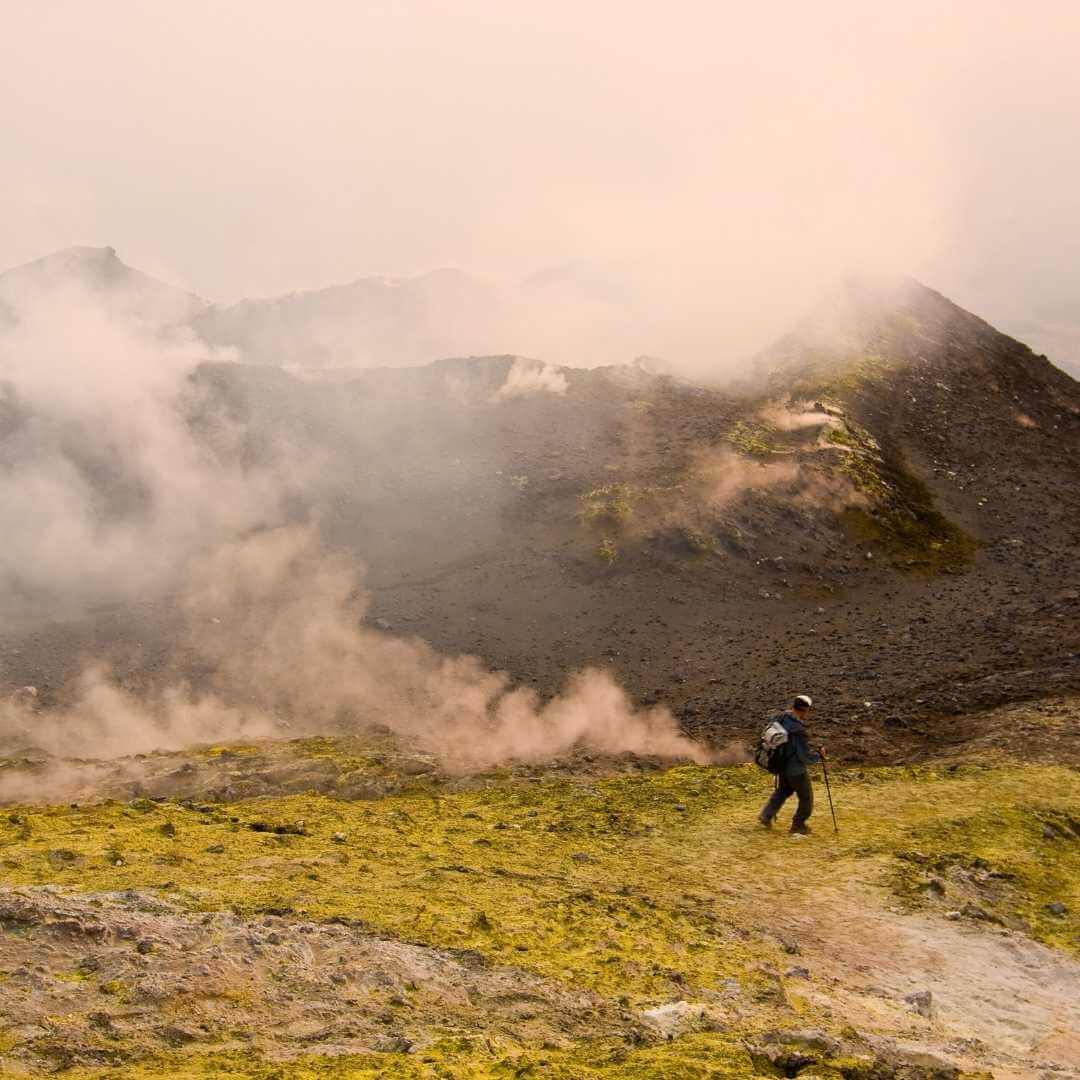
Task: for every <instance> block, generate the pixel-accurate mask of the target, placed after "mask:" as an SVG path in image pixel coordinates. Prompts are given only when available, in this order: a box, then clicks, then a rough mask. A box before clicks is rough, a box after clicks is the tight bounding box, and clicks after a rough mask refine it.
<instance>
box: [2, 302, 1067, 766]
mask: <svg viewBox="0 0 1080 1080" xmlns="http://www.w3.org/2000/svg"><path fill="white" fill-rule="evenodd" d="M822 321H824V322H827V324H828V332H827V333H826V332H825V331H824V330H823V329H822V328H821V325H820V324H821V323H822ZM513 364H514V359H513V358H511V357H496V358H487V359H483V360H461V361H444V362H439V363H436V364H433V365H430V366H429V367H425V368H413V369H404V370H402V369H397V370H369V371H363V372H355V373H353V375H352V377H350V378H348V379H345V380H344V381H337V382H335V383H333V384H332V385H331V384H324V383H320V382H312V381H305V380H301V379H299V378H297V377H295V376H293V375H289V374H287V373H285V372H284V371H281V370H278V369H272V368H268V367H251V368H244V367H242V366H239V365H223V366H220V367H217V368H213V367H210V368H205V369H202V370H201V371H200V373H199V374H198V376H197V377H196V383H197V384H198V386H199V388H200V389H199V393H198V395H197V396H196V397H195V398H194V399H193V400H195V401H197V402H198V410H197V412H196V413H194V414H193V416H192V423H193V425H195V426H196V427H197V428H198V429H199V430H207V431H213V430H215V427H214V425H215V423H216V422H217V421H222V422H225V421H227V424H228V425H230V426H229V427H228V428H227V430H229V431H234V430H235V427H236V426H237V425H239V427H240V429H241V430H242V431H243V432H244V433H245V435H244V440H245V442H244V445H243V448H242V452H243V453H244V454H246V455H249V456H250V457H251V458H252V459H256V460H257V459H258V458H259V456H260V455H261V454H265V453H266V448H267V447H269V446H272V445H274V443H275V440H280V439H287V440H288V441H289V443H290V445H293V446H295V447H297V448H301V449H303V450H305V452H309V453H317V454H318V455H319V460H320V461H321V463H322V464H321V466H320V468H319V470H318V472H317V473H316V474H315V475H314V476H313V477H312V479H311V481H310V482H309V484H308V500H309V505H307V506H304V507H301V506H298V507H297V514H298V515H300V516H304V515H315V516H316V517H317V519H318V521H319V523H320V528H321V530H322V533H323V536H324V539H325V540H326V542H327V544H328V545H329V546H330V547H331V548H334V549H337V550H344V551H347V552H349V553H350V557H353V556H355V557H356V558H358V559H359V560H361V561H362V563H363V564H364V566H365V567H366V573H365V578H364V586H365V589H366V590H367V592H368V594H369V597H370V606H369V610H368V621H369V624H370V625H371V626H374V627H378V628H380V629H382V630H384V631H385V632H386V633H387V634H389V635H393V636H403V637H413V636H415V637H419V638H422V639H423V640H425V641H427V642H430V643H431V644H432V645H433V646H434V647H435V648H437V649H438V650H440V651H443V652H446V653H448V654H460V653H463V652H464V653H474V654H476V655H478V656H480V657H481V658H482V659H483V661H484V662H485V663H486V664H488V665H490V666H492V667H493V668H496V669H500V670H506V671H508V672H509V673H510V674H511V676H512V677H513V679H514V680H515V681H516V682H520V683H523V684H525V685H527V686H530V687H533V688H535V689H536V690H538V691H539V692H540V693H541V694H545V695H546V694H552V693H555V692H556V691H557V690H558V689H559V688H560V687H561V686H562V684H563V682H564V680H565V678H566V676H567V673H568V672H570V671H573V670H576V669H578V668H580V667H582V666H585V665H589V664H591V665H595V666H600V667H604V668H608V669H610V670H612V671H613V672H614V673H615V674H616V675H617V677H618V678H619V680H620V681H621V682H622V683H623V684H624V685H625V686H626V687H627V688H628V689H629V690H630V692H631V694H632V695H633V696H634V698H635V699H637V700H639V701H644V702H651V701H657V702H664V703H666V704H669V705H670V706H672V707H673V708H674V709H675V711H676V712H677V714H678V716H679V719H680V721H681V722H682V724H683V726H684V727H685V728H686V729H687V730H688V731H691V732H693V733H695V734H696V735H698V736H699V737H701V738H703V739H705V740H708V741H711V742H714V743H719V744H721V745H722V744H723V743H725V742H726V741H727V740H728V739H730V738H731V737H738V738H743V737H745V736H746V735H748V734H749V733H750V732H752V731H753V730H754V729H755V728H756V727H758V726H759V725H760V722H761V719H762V717H763V715H765V714H767V713H768V712H770V711H771V710H773V709H775V707H776V706H777V705H778V704H780V703H782V702H784V701H785V700H786V699H787V698H788V697H789V696H790V695H791V693H792V691H793V690H795V689H800V690H804V691H808V692H810V693H812V694H813V695H814V696H815V698H817V699H818V701H819V703H820V705H821V708H820V710H819V713H818V716H819V723H821V724H822V726H823V727H824V728H825V729H826V731H827V734H828V737H829V739H830V740H831V743H832V745H833V746H834V748H835V749H836V750H838V751H840V752H842V753H843V754H844V756H845V757H846V758H847V759H848V760H852V761H860V760H861V761H880V760H892V759H895V758H896V756H897V754H898V751H899V750H900V749H903V750H904V752H905V753H907V754H910V753H912V752H915V751H916V749H917V747H918V746H919V745H923V746H924V747H925V748H926V749H927V750H928V751H929V752H936V750H937V747H936V745H935V743H936V742H937V741H938V740H939V739H940V740H942V741H944V742H946V743H947V742H949V740H950V739H951V737H952V736H951V732H952V730H953V727H954V725H955V724H956V723H957V722H958V721H956V720H955V718H956V717H977V716H979V715H981V714H982V712H983V711H984V710H986V709H992V708H994V707H996V706H998V705H1004V704H1009V703H1011V702H1017V701H1026V700H1036V699H1039V698H1041V697H1043V696H1046V695H1050V696H1053V695H1062V694H1064V695H1068V694H1074V693H1076V692H1077V690H1078V689H1080V636H1078V633H1080V632H1078V630H1077V626H1078V618H1077V616H1078V614H1080V578H1078V572H1077V566H1078V556H1080V551H1078V547H1077V540H1076V529H1075V522H1076V520H1077V517H1078V516H1080V479H1078V471H1077V464H1076V463H1077V460H1080V388H1078V386H1077V384H1076V383H1075V382H1074V381H1073V380H1072V379H1070V378H1069V377H1068V376H1067V375H1065V374H1064V373H1062V372H1060V371H1057V370H1056V369H1054V368H1053V367H1052V366H1051V365H1050V364H1048V363H1047V362H1046V361H1045V360H1044V359H1042V358H1040V357H1036V356H1034V355H1033V354H1032V353H1031V352H1030V351H1029V350H1027V349H1026V347H1024V346H1023V345H1020V344H1019V343H1017V342H1014V341H1012V340H1011V339H1009V338H1007V337H1005V336H1003V335H1001V334H999V333H997V332H996V331H994V330H993V329H992V328H991V327H989V326H987V325H986V324H985V323H983V322H982V321H981V320H979V319H977V318H976V317H975V316H973V315H970V314H968V313H967V312H964V311H962V310H961V309H959V308H956V307H955V306H953V305H951V304H950V303H949V302H948V301H947V300H945V299H944V298H942V297H940V296H938V295H937V294H935V293H932V292H930V290H927V289H923V288H922V287H921V286H916V285H914V284H913V283H911V284H909V285H906V286H904V287H903V288H899V289H895V290H893V291H892V292H890V293H889V294H888V295H887V296H885V297H881V296H875V297H874V300H873V303H872V304H871V302H870V300H868V299H867V298H866V296H865V295H864V293H862V292H859V291H857V290H856V291H854V292H853V293H852V294H851V296H850V297H848V299H847V301H846V303H844V304H841V305H840V306H839V309H838V310H835V311H830V312H828V318H827V319H826V318H825V316H824V315H819V318H818V321H817V322H815V321H813V320H811V321H810V322H808V324H807V325H805V326H803V327H800V328H798V330H797V331H796V332H795V333H793V334H792V335H790V336H789V337H788V338H785V339H784V340H783V341H781V342H780V343H779V344H778V345H777V346H776V348H775V349H773V350H771V351H770V352H769V353H768V354H766V355H765V356H764V357H762V358H761V374H760V376H758V377H757V378H755V379H752V380H748V381H747V382H746V383H745V384H744V385H741V386H731V385H726V386H724V387H709V386H701V385H693V384H691V383H687V382H683V381H680V380H678V379H673V378H671V377H667V376H657V375H652V374H649V373H648V371H646V370H644V369H643V368H640V367H627V368H601V369H594V370H572V369H565V370H563V371H562V372H561V373H560V374H559V378H561V379H563V380H564V383H565V390H564V391H563V392H559V393H556V392H550V391H537V392H535V393H532V394H528V395H525V396H519V397H509V398H506V397H500V396H499V392H500V389H501V388H502V387H503V386H505V385H506V383H507V379H508V376H509V372H510V371H511V369H512V367H513ZM339 376H340V373H339ZM298 452H299V450H298ZM226 614H227V613H226ZM180 621H181V614H180V611H179V606H178V605H177V604H176V603H174V602H173V600H171V599H170V598H169V597H146V598H145V599H143V600H141V601H140V602H139V603H136V604H131V605H125V606H116V605H113V606H102V607H100V608H99V609H96V610H94V611H92V612H90V613H89V614H86V615H83V616H80V617H75V616H72V617H70V618H67V617H64V618H61V617H60V616H59V615H58V616H57V617H56V618H55V619H54V620H53V621H51V622H49V623H46V624H41V623H38V624H36V625H35V626H34V628H33V630H32V631H27V632H20V630H19V625H18V621H17V620H15V619H12V620H10V621H9V623H8V624H7V627H6V628H5V630H4V631H3V633H2V634H0V668H2V673H3V679H4V683H5V684H6V685H7V686H8V687H9V688H11V689H14V688H16V687H18V686H21V685H24V684H31V685H34V686H36V687H37V688H38V690H39V692H40V695H41V701H42V703H43V704H45V705H49V704H56V703H58V702H61V701H62V700H63V698H64V693H65V687H66V686H67V683H68V680H69V679H70V677H71V676H72V675H73V674H75V672H77V671H78V669H79V667H80V665H82V664H83V663H85V662H86V660H87V658H91V659H96V658H100V657H101V656H105V657H106V658H107V659H108V660H109V662H110V663H112V664H113V665H114V666H115V669H116V671H117V674H118V677H119V678H121V679H122V680H124V681H126V682H127V683H130V684H132V685H139V684H143V683H153V682H154V681H155V680H157V681H161V680H165V679H176V678H178V677H182V678H185V679H195V680H196V681H197V680H198V679H200V678H202V677H204V676H205V674H206V672H207V671H208V670H210V668H211V667H212V658H207V657H205V656H188V655H187V654H186V653H185V652H184V651H183V650H180V649H178V648H177V642H178V640H180V638H181V637H182V636H183V635H182V634H181V632H180V627H179V623H180ZM964 722H965V723H967V720H965V721H964Z"/></svg>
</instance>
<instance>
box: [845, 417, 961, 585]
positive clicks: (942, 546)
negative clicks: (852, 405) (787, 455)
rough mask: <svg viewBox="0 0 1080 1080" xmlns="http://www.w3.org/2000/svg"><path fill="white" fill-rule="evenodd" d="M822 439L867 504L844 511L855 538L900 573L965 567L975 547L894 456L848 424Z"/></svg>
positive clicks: (920, 482) (850, 530)
mask: <svg viewBox="0 0 1080 1080" xmlns="http://www.w3.org/2000/svg"><path fill="white" fill-rule="evenodd" d="M826 439H827V441H828V442H829V443H831V444H832V445H833V446H836V447H837V448H839V449H841V450H842V451H843V455H842V457H841V460H840V466H839V467H840V471H841V472H842V473H843V474H844V475H845V476H846V477H847V478H848V479H849V480H850V481H851V483H852V485H853V486H854V487H855V489H856V490H857V491H859V492H860V493H862V494H863V495H864V496H866V499H867V506H865V507H862V506H852V507H847V508H845V509H844V510H843V511H842V512H841V514H840V520H841V524H842V525H843V526H844V528H845V529H846V531H847V532H848V533H849V535H851V536H852V537H854V538H855V539H857V540H859V541H861V542H863V543H875V544H879V545H881V546H882V547H884V548H885V550H886V551H887V552H888V553H889V554H890V556H891V557H892V559H893V561H894V563H895V564H896V565H897V566H898V567H900V568H902V569H912V570H922V571H924V572H930V573H934V572H940V571H957V570H961V569H963V568H965V567H967V566H968V565H970V563H971V561H972V559H973V558H974V556H975V552H976V551H977V550H978V543H977V541H976V540H975V539H974V537H972V536H969V535H968V534H967V533H966V532H965V531H964V530H963V529H961V528H960V527H959V526H957V525H955V524H953V522H951V521H950V520H949V519H948V518H947V517H945V515H944V514H942V513H941V511H940V510H938V509H937V507H936V506H935V504H934V496H933V493H932V492H931V491H930V489H929V488H928V487H927V486H926V484H924V483H923V482H922V481H921V480H920V479H919V478H918V477H917V476H914V475H913V474H912V473H911V472H909V471H908V470H907V468H906V466H905V463H904V461H903V460H902V458H901V457H900V456H899V454H898V452H896V451H894V452H892V453H891V454H888V455H886V454H884V453H883V452H882V450H881V448H880V446H879V445H878V443H877V441H876V440H875V439H874V438H873V437H872V436H871V435H870V433H869V432H867V431H866V430H864V429H863V428H861V427H859V425H857V424H855V423H853V422H852V421H850V420H845V421H844V423H843V426H842V427H840V426H834V427H830V429H829V431H828V434H827V435H826Z"/></svg>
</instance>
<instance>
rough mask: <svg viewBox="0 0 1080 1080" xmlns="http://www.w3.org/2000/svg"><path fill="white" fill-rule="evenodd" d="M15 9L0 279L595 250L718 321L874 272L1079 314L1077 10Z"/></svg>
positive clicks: (484, 2) (2, 54)
mask: <svg viewBox="0 0 1080 1080" xmlns="http://www.w3.org/2000/svg"><path fill="white" fill-rule="evenodd" d="M748 7H749V8H750V10H747V8H748ZM0 11H2V12H3V24H4V28H5V33H4V38H3V40H2V41H0V130H2V131H3V139H2V140H0V178H2V184H3V198H2V200H0V268H3V267H7V266H11V265H14V264H16V263H19V262H23V261H26V260H28V259H31V258H34V257H37V256H39V255H42V254H45V253H47V252H49V251H51V250H54V249H57V248H61V247H65V246H67V245H70V244H94V245H104V244H111V245H113V246H115V247H116V248H117V249H118V250H119V251H120V253H121V255H122V256H123V257H124V258H125V260H126V261H127V262H129V263H131V264H133V265H135V266H138V267H140V268H142V269H145V270H148V271H149V272H152V273H156V274H157V275H158V276H160V277H163V278H165V279H166V280H170V281H173V282H175V283H178V284H182V285H184V286H186V287H188V288H191V289H193V290H196V291H198V292H199V293H201V294H203V295H204V296H207V297H209V298H211V299H216V300H231V299H236V298H238V297H241V296H253V295H265V294H271V293H276V292H281V291H286V290H291V289H296V288H314V287H318V286H322V285H325V284H330V283H333V282H338V281H343V280H349V279H350V278H354V277H356V276H359V275H361V274H364V273H390V274H408V273H415V272H419V271H423V270H427V269H430V268H433V267H438V266H446V265H453V266H459V267H462V268H465V269H468V270H472V271H474V272H478V273H483V274H489V275H495V276H499V275H503V276H514V275H521V274H525V273H528V272H530V271H533V270H536V269H538V268H541V267H544V266H548V265H553V264H554V265H558V264H562V263H566V262H571V261H575V260H585V261H588V262H595V263H596V264H598V265H600V266H608V267H615V268H618V272H619V273H624V272H625V273H627V274H630V275H633V276H634V277H635V280H636V281H638V282H639V283H640V284H641V285H642V287H643V291H644V292H645V293H646V294H648V295H649V296H650V298H651V300H652V302H654V303H655V304H656V305H657V308H658V309H659V310H662V311H664V312H666V313H667V314H668V316H669V317H670V318H671V319H672V320H678V321H679V322H680V325H682V326H684V327H685V328H686V335H687V338H688V340H690V339H695V338H697V337H701V336H704V337H705V338H708V339H709V340H710V341H711V340H712V337H714V336H716V335H720V336H721V337H722V336H723V334H722V332H721V330H719V329H717V327H719V326H723V327H735V326H736V324H738V323H739V321H740V320H750V321H753V320H754V319H755V318H762V317H764V316H763V313H767V312H768V310H769V308H770V305H771V304H772V303H773V302H774V301H775V300H776V298H777V297H780V296H783V297H787V298H792V297H796V296H799V295H802V294H803V293H805V292H806V291H807V290H808V289H809V288H810V287H811V286H812V285H813V284H814V283H815V282H818V281H819V280H821V278H822V277H823V276H824V275H827V274H829V273H831V272H834V271H835V270H837V269H842V268H847V267H854V266H859V267H871V268H881V267H884V268H890V269H899V270H903V271H907V272H910V273H913V274H915V275H916V276H920V277H922V278H923V279H924V280H926V281H927V282H928V283H929V284H932V285H934V286H935V287H938V288H940V289H942V290H943V291H945V292H947V293H949V294H950V295H952V296H954V298H956V299H957V300H959V301H960V302H961V303H964V304H965V305H966V306H969V307H972V308H973V309H975V310H977V311H978V312H979V313H980V314H983V315H985V316H986V317H988V318H991V319H992V320H1002V321H1004V322H1006V323H1007V322H1008V321H1009V320H1010V319H1012V320H1016V319H1021V318H1032V319H1062V318H1065V319H1068V318H1075V321H1076V322H1077V323H1078V324H1080V138H1078V134H1080V44H1078V42H1080V5H1078V4H1075V3H1072V2H1067V0H1059V2H1034V3H1026V4H1019V3H1015V2H1014V0H1010V2H1007V3H997V2H992V0H981V2H978V3H975V2H954V3H948V4H942V3H932V4H931V3H904V4H902V5H893V6H885V5H881V4H866V3H862V2H835V3H819V4H801V3H758V4H755V5H752V6H750V5H745V4H741V3H740V4H725V3H715V2H713V3H681V2H678V0H675V2H672V3H668V4H644V3H627V2H625V0H623V2H619V3H614V2H608V0H598V2H592V3H590V2H582V0H578V2H576V3H567V2H565V0H548V2H545V3H544V4H524V3H507V2H505V0H453V2H445V3H436V2H431V0H427V2H425V0H394V2H381V0H380V2H373V0H366V2H365V0H359V2H358V0H351V2H326V0H322V2H320V0H314V2H311V3H307V4H297V3H295V2H280V0H273V2H267V0H258V2H256V0H231V2H229V3H224V4H222V3H210V2H207V0H187V2H185V3H183V4H166V3H164V2H160V3H159V2H154V0H151V2H147V0H99V2H96V3H93V4H90V3H85V2H83V0H40V2H39V3H35V4H24V3H19V2H17V0H6V2H3V0H0ZM1070 313H1071V315H1070ZM736 337H737V335H736Z"/></svg>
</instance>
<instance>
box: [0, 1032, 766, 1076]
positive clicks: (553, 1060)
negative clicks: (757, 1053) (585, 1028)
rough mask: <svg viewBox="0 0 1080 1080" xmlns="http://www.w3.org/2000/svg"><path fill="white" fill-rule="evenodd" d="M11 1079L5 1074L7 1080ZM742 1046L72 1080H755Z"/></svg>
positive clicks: (706, 1039) (131, 1066)
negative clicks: (519, 1079) (675, 1079)
mask: <svg viewBox="0 0 1080 1080" xmlns="http://www.w3.org/2000/svg"><path fill="white" fill-rule="evenodd" d="M9 1075H11V1076H13V1075H14V1074H8V1073H6V1072H5V1071H3V1070H2V1069H0V1078H3V1080H7V1077H8V1076H9ZM775 1075H776V1074H775V1072H774V1071H773V1070H771V1069H770V1070H769V1071H768V1072H767V1073H759V1072H757V1071H755V1068H754V1065H753V1063H752V1062H751V1060H750V1056H749V1054H748V1053H747V1051H746V1049H745V1047H744V1046H743V1045H742V1043H741V1042H740V1041H739V1040H738V1039H737V1038H735V1037H733V1036H731V1035H727V1034H721V1033H714V1032H710V1033H705V1034H699V1035H687V1036H684V1037H683V1038H681V1039H678V1040H677V1041H675V1042H665V1043H659V1044H655V1045H650V1046H640V1047H631V1046H627V1045H626V1044H625V1043H623V1042H615V1041H612V1042H603V1043H586V1044H583V1045H578V1046H575V1047H573V1048H570V1049H562V1048H559V1049H554V1048H553V1049H521V1048H519V1047H512V1046H505V1045H500V1044H499V1042H498V1041H497V1040H491V1039H487V1038H483V1039H468V1038H460V1039H454V1040H446V1041H445V1042H443V1043H437V1044H435V1045H433V1046H429V1047H425V1048H424V1049H423V1050H420V1051H418V1052H416V1053H414V1054H408V1055H405V1054H359V1055H345V1056H341V1057H321V1056H316V1055H312V1056H307V1057H300V1058H297V1059H294V1060H292V1061H289V1062H269V1061H266V1060H264V1059H262V1058H260V1057H259V1056H258V1055H256V1054H254V1053H249V1052H234V1053H190V1052H186V1053H183V1054H180V1053H166V1054H161V1055H156V1056H154V1057H152V1058H147V1059H145V1060H143V1061H141V1062H135V1063H126V1064H125V1065H124V1066H123V1067H121V1068H108V1067H106V1068H78V1069H70V1070H66V1071H65V1072H64V1076H65V1078H68V1080H165V1078H170V1080H209V1078H213V1080H375V1078H379V1080H444V1078H445V1080H451V1078H452V1080H515V1078H528V1077H541V1076H542V1077H545V1078H550V1080H669V1078H673V1077H679V1078H680V1080H684V1078H685V1080H755V1078H756V1077H763V1076H768V1077H772V1076H775Z"/></svg>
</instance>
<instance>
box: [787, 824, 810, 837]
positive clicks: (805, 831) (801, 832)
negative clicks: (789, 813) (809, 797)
mask: <svg viewBox="0 0 1080 1080" xmlns="http://www.w3.org/2000/svg"><path fill="white" fill-rule="evenodd" d="M791 831H792V832H793V833H794V834H795V835H796V836H809V835H810V826H809V825H807V824H805V823H802V824H799V825H792V826H791Z"/></svg>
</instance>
